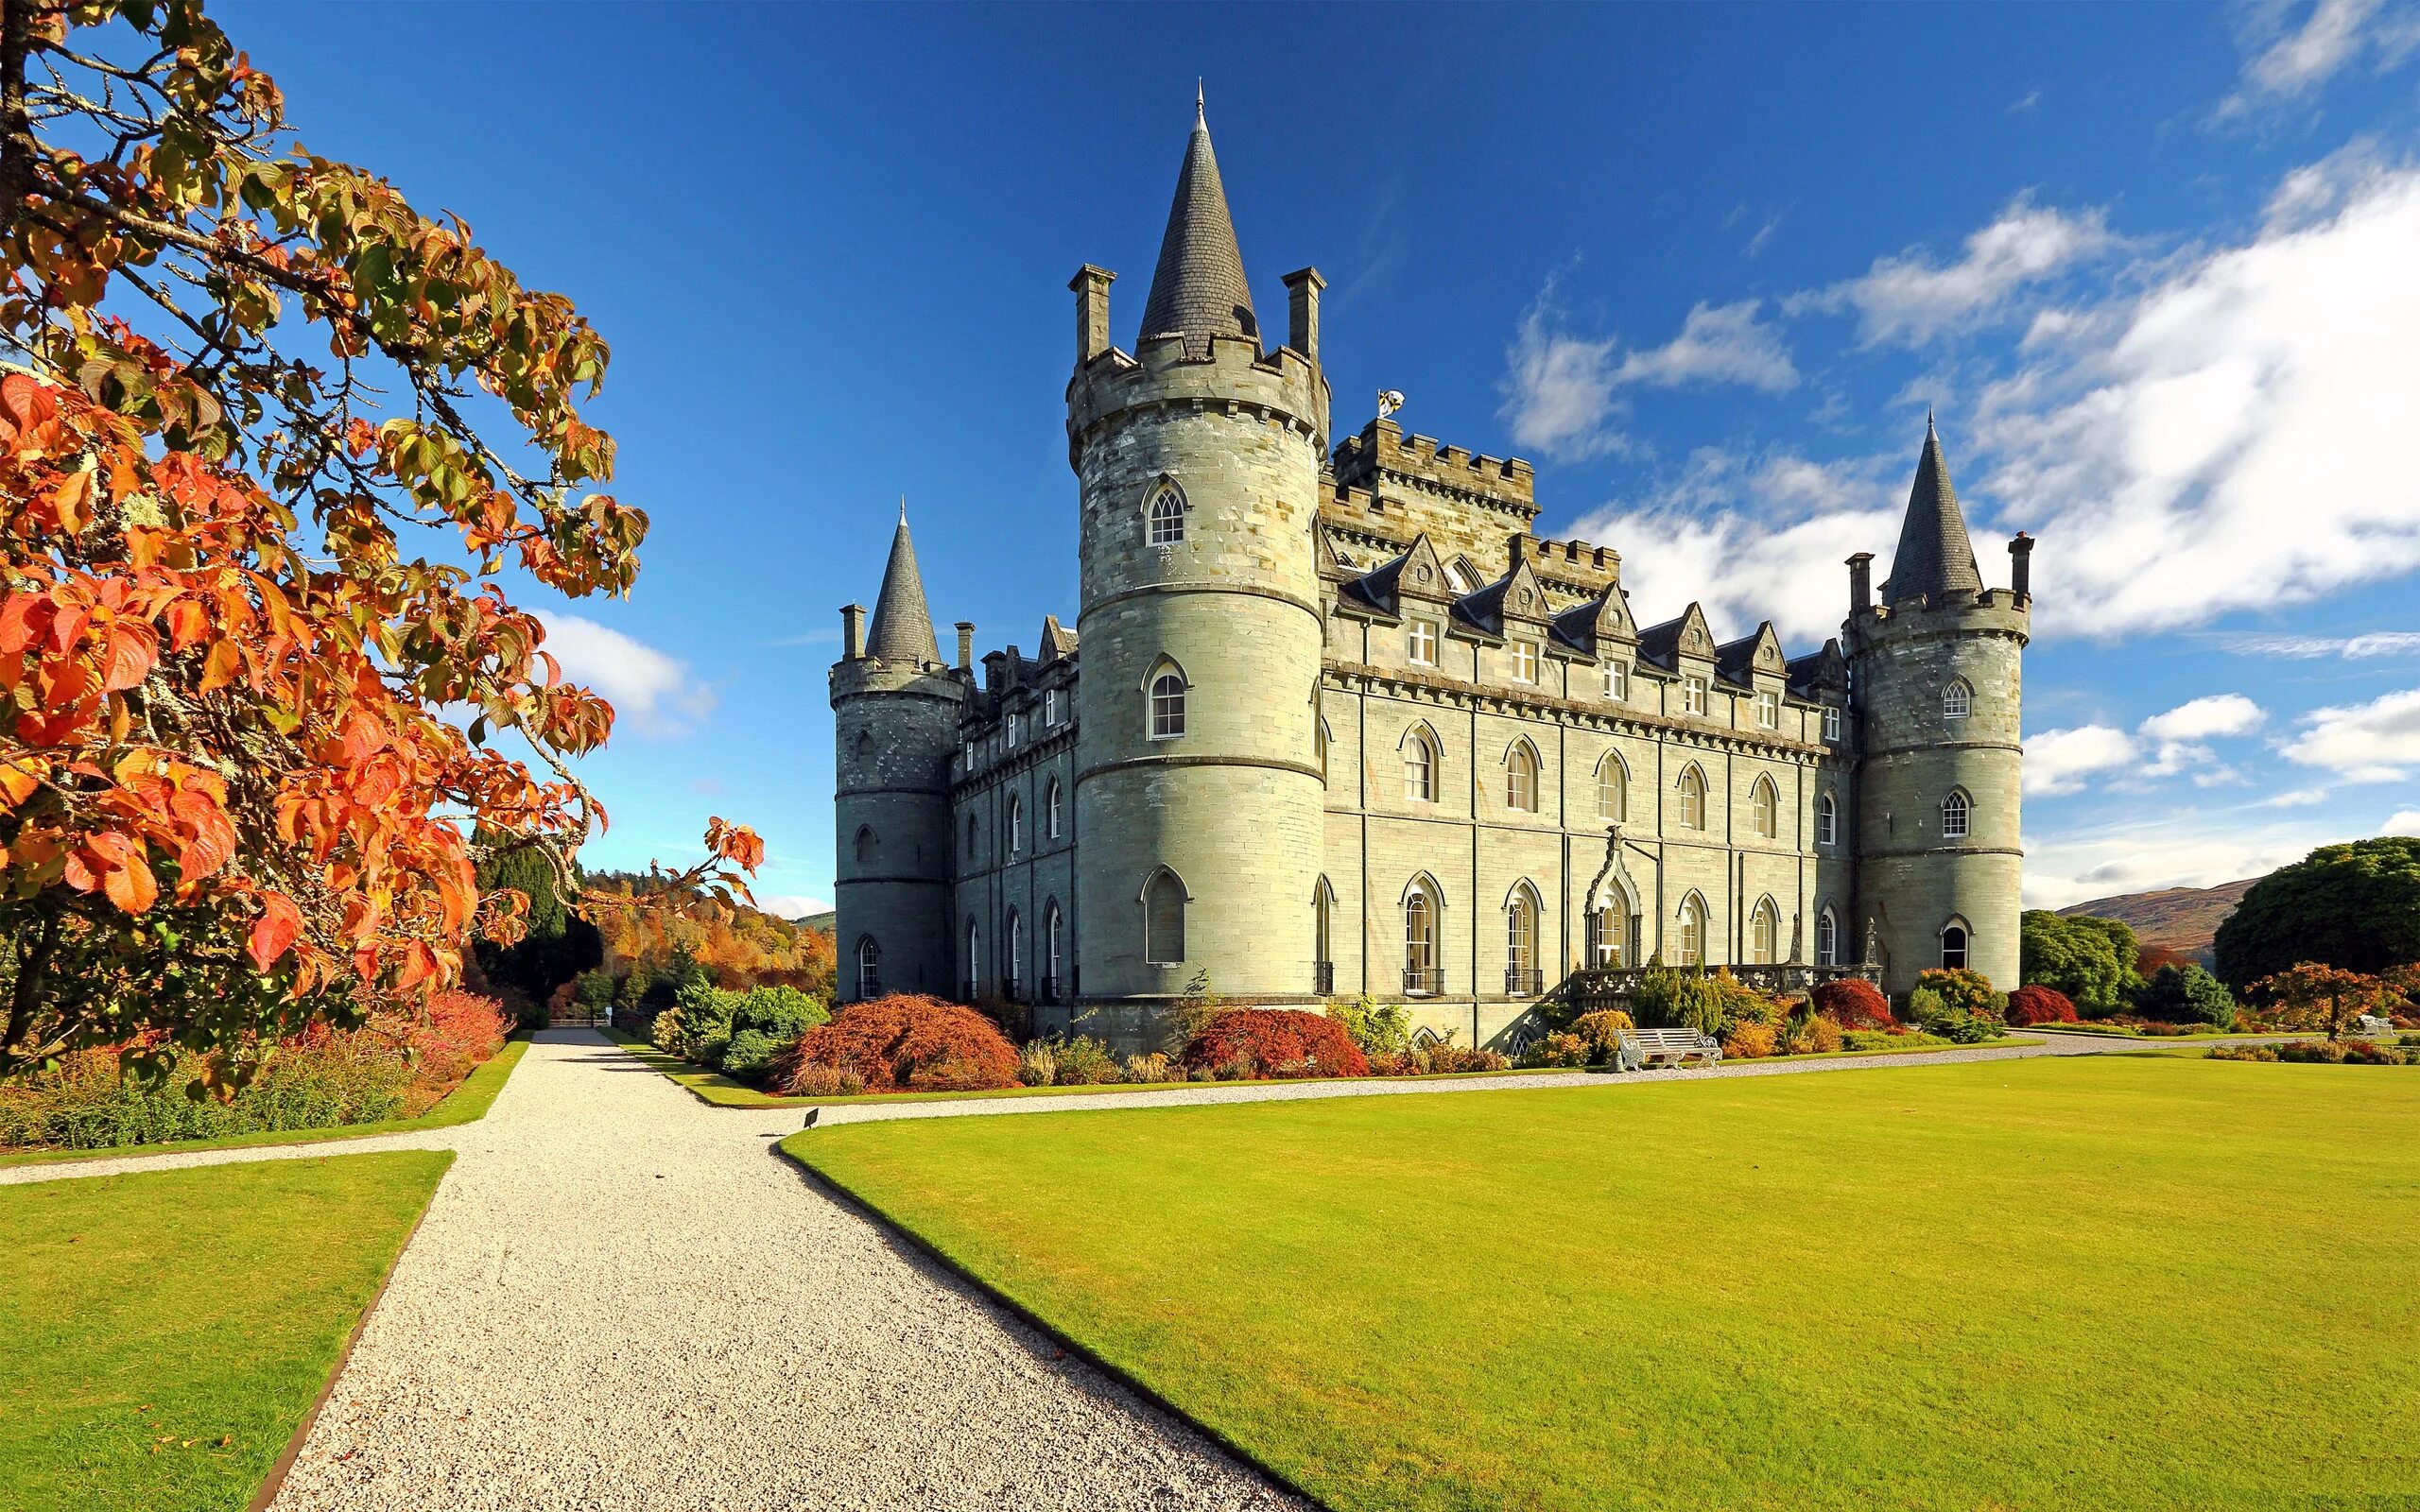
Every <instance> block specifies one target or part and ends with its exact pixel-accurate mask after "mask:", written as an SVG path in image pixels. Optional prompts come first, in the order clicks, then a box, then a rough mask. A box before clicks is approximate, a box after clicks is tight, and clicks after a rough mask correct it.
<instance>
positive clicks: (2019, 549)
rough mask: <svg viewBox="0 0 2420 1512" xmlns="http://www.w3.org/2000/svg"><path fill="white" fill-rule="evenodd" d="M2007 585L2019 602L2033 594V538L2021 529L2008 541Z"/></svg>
mask: <svg viewBox="0 0 2420 1512" xmlns="http://www.w3.org/2000/svg"><path fill="white" fill-rule="evenodd" d="M2008 586H2009V587H2010V588H2011V589H2013V590H2014V592H2015V593H2016V601H2017V602H2018V603H2020V604H2022V603H2024V602H2025V601H2026V600H2027V599H2029V598H2031V597H2032V596H2033V538H2032V537H2031V536H2029V535H2027V534H2026V533H2025V532H2024V531H2022V530H2020V531H2018V532H2017V533H2016V539H2015V540H2014V541H2010V542H2009V543H2008Z"/></svg>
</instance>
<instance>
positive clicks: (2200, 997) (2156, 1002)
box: [2135, 965, 2236, 1029]
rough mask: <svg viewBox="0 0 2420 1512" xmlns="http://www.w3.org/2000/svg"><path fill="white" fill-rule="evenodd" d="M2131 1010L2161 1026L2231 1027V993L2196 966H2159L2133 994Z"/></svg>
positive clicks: (2233, 1005)
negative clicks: (2198, 1024) (2198, 1025)
mask: <svg viewBox="0 0 2420 1512" xmlns="http://www.w3.org/2000/svg"><path fill="white" fill-rule="evenodd" d="M2135 1012H2136V1013H2139V1014H2141V1015H2142V1016H2143V1017H2144V1018H2146V1019H2155V1020H2157V1021H2159V1022H2162V1023H2207V1024H2215V1025H2217V1026H2218V1027H2219V1028H2221V1029H2226V1028H2231V1027H2233V1026H2234V1024H2235V1013H2236V1005H2235V994H2234V993H2232V992H2229V991H2228V990H2227V989H2226V984H2224V983H2222V982H2221V981H2220V980H2219V979H2218V978H2217V977H2215V976H2212V975H2211V974H2210V973H2209V972H2207V971H2204V970H2202V969H2201V968H2200V967H2199V966H2193V965H2186V966H2182V967H2179V966H2172V965H2171V966H2163V967H2161V968H2160V969H2159V970H2158V971H2153V972H2152V978H2151V980H2150V981H2148V982H2146V983H2144V984H2143V989H2142V990H2141V991H2140V992H2137V993H2135Z"/></svg>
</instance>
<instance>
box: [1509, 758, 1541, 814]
mask: <svg viewBox="0 0 2420 1512" xmlns="http://www.w3.org/2000/svg"><path fill="white" fill-rule="evenodd" d="M1504 806H1505V807H1506V808H1508V809H1517V810H1519V811H1520V812H1522V813H1524V814H1535V813H1536V812H1537V811H1538V753H1537V752H1536V751H1533V750H1531V749H1530V745H1529V742H1527V741H1515V742H1513V748H1512V749H1511V750H1510V751H1508V752H1506V753H1505V757H1504Z"/></svg>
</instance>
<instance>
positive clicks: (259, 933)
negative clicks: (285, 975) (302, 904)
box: [244, 892, 302, 971]
mask: <svg viewBox="0 0 2420 1512" xmlns="http://www.w3.org/2000/svg"><path fill="white" fill-rule="evenodd" d="M301 933H302V910H300V909H298V908H296V907H295V906H294V901H293V900H292V899H290V898H288V897H286V896H285V894H284V893H282V892H265V893H262V894H261V917H260V918H258V919H253V920H252V933H251V938H249V939H247V940H246V941H245V942H244V949H245V951H246V952H247V953H248V954H251V957H252V966H253V969H254V970H256V971H268V969H269V968H270V967H271V966H272V965H274V964H276V961H277V958H278V957H279V956H281V955H283V954H285V952H286V949H287V947H289V946H291V945H292V944H293V943H294V936H297V935H299V934H301Z"/></svg>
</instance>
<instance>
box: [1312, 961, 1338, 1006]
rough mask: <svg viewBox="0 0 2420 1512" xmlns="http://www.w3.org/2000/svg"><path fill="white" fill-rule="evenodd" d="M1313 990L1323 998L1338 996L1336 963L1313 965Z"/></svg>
mask: <svg viewBox="0 0 2420 1512" xmlns="http://www.w3.org/2000/svg"><path fill="white" fill-rule="evenodd" d="M1311 990H1312V991H1314V992H1316V993H1318V994H1319V995H1320V996H1322V997H1323V998H1324V997H1333V996H1334V995H1335V994H1336V963H1335V962H1334V961H1313V962H1312V963H1311Z"/></svg>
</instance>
